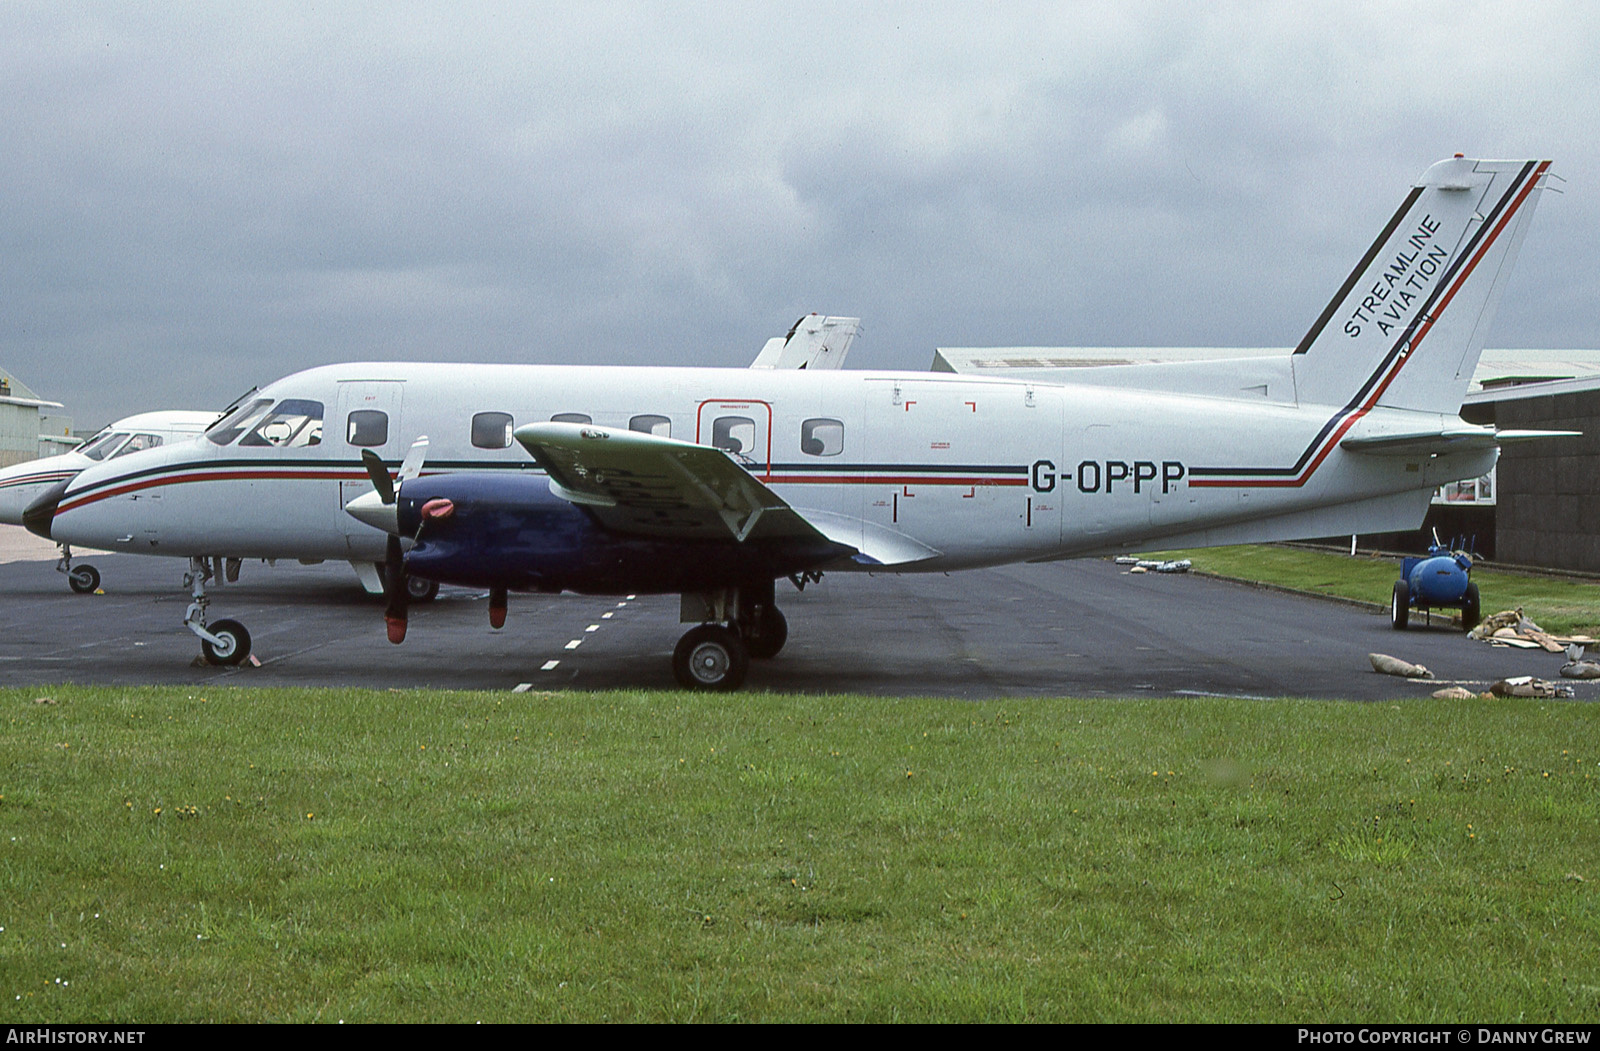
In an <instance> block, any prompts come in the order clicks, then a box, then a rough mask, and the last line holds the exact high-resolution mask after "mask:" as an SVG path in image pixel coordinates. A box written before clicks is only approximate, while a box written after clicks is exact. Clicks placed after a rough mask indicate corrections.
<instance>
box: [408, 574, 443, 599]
mask: <svg viewBox="0 0 1600 1051" xmlns="http://www.w3.org/2000/svg"><path fill="white" fill-rule="evenodd" d="M406 594H407V595H409V596H410V597H411V601H412V602H432V601H433V600H434V599H436V598H438V597H439V582H438V581H437V580H425V579H423V578H422V577H407V578H406Z"/></svg>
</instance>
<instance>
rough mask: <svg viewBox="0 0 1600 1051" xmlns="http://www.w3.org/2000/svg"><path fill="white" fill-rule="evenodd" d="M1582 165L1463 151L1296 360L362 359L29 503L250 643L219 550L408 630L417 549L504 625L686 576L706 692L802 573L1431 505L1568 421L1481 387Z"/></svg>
mask: <svg viewBox="0 0 1600 1051" xmlns="http://www.w3.org/2000/svg"><path fill="white" fill-rule="evenodd" d="M1548 168H1549V162H1539V161H1475V160H1469V159H1466V158H1463V157H1456V158H1454V159H1451V160H1445V161H1441V162H1439V163H1438V164H1435V165H1433V166H1432V167H1430V168H1429V169H1428V170H1427V171H1426V172H1425V173H1424V174H1423V176H1422V178H1421V180H1420V181H1419V182H1418V183H1417V185H1416V186H1415V187H1414V188H1413V189H1412V190H1411V191H1410V193H1409V194H1408V195H1407V196H1406V198H1405V200H1404V202H1403V203H1402V204H1401V206H1400V208H1399V210H1398V211H1396V212H1395V214H1394V216H1393V218H1391V219H1390V220H1389V222H1388V223H1387V224H1386V225H1385V226H1384V227H1383V229H1382V232H1381V233H1379V235H1378V237H1377V239H1376V240H1375V241H1374V242H1373V244H1372V246H1371V248H1370V249H1369V250H1368V251H1367V253H1366V254H1365V255H1364V256H1363V257H1362V259H1361V260H1360V262H1358V263H1357V264H1356V266H1355V268H1354V269H1353V270H1352V271H1351V272H1350V275H1349V277H1348V278H1347V279H1346V280H1345V282H1344V284H1343V285H1342V287H1341V288H1340V289H1339V290H1338V292H1337V293H1336V294H1335V295H1334V297H1333V299H1332V300H1331V301H1330V302H1329V304H1328V306H1327V308H1326V309H1325V310H1324V311H1323V312H1322V314H1321V316H1320V317H1318V318H1317V320H1316V321H1315V323H1314V324H1313V325H1312V326H1311V329H1310V331H1309V332H1308V333H1307V334H1306V336H1305V338H1304V339H1303V340H1301V342H1300V343H1299V345H1298V346H1297V347H1296V349H1295V351H1294V353H1292V354H1290V355H1287V356H1284V357H1279V358H1250V359H1242V360H1233V361H1216V360H1212V361H1191V362H1180V363H1174V364H1170V365H1161V366H1151V365H1135V366H1126V367H1123V366H1104V367H1101V368H1097V369H1094V370H1091V371H1092V372H1093V373H1094V382H1093V383H1092V384H1085V383H1080V382H1076V381H1075V377H1074V376H1072V375H1067V376H1064V377H1063V379H1062V380H1061V382H1059V383H1051V382H1045V381H1043V380H1007V379H993V378H985V377H973V376H967V375H958V374H948V373H892V372H855V371H851V372H844V371H838V370H824V371H813V370H811V369H806V370H803V371H802V370H796V369H787V370H763V369H746V370H733V369H704V368H595V367H572V366H537V365H449V364H437V365H426V364H405V363H355V364H344V365H332V366H325V367H322V368H316V369H310V370H307V371H305V372H300V373H297V374H295V375H293V376H289V377H287V378H285V379H282V380H279V381H278V382H276V383H274V384H272V385H270V386H269V387H267V388H265V389H263V390H262V391H260V392H259V394H258V395H257V396H256V397H255V398H254V399H253V400H251V401H249V402H248V403H247V404H244V405H241V406H240V407H239V408H238V409H236V410H235V411H234V412H232V413H230V414H229V415H228V416H226V417H224V418H223V419H221V420H219V421H218V422H217V423H216V424H214V425H213V426H212V427H211V428H210V429H209V430H208V431H207V433H206V435H205V436H204V438H202V439H199V440H197V441H196V442H193V443H190V444H187V445H184V446H181V447H173V448H165V449H159V450H154V451H151V452H147V453H142V454H139V456H138V457H137V458H134V457H130V458H128V459H126V460H124V461H121V462H119V463H114V464H106V465H102V466H99V467H96V468H93V469H91V470H86V471H84V472H83V473H82V474H80V475H78V476H77V478H75V479H73V480H72V481H71V482H69V483H66V484H64V485H62V486H61V487H60V488H59V490H58V491H57V492H55V493H54V494H50V495H48V496H47V497H46V498H41V499H40V500H39V501H37V502H36V503H35V504H34V505H33V506H32V507H30V508H29V510H28V513H27V518H28V521H29V528H31V529H33V530H34V531H35V532H39V533H41V534H44V535H50V536H52V537H54V538H56V539H58V540H63V541H68V542H71V543H78V544H93V545H94V546H97V547H109V548H111V549H113V550H118V551H140V552H145V553H154V554H175V555H185V556H187V557H189V558H190V559H191V572H190V578H191V580H190V582H191V586H192V587H193V588H194V589H195V590H194V595H195V601H194V603H193V604H191V606H190V609H189V614H188V615H187V617H186V623H187V624H188V626H189V627H190V629H191V630H193V631H194V632H195V633H196V634H197V635H199V636H200V638H201V640H202V650H203V651H204V652H205V654H206V655H207V657H208V659H211V660H214V661H217V662H224V661H226V662H236V661H238V660H240V659H242V657H243V655H244V653H246V652H248V647H249V636H248V634H247V633H246V632H245V631H244V629H243V627H242V626H241V625H239V624H237V623H236V622H233V621H220V622H217V623H216V624H213V625H210V626H209V627H208V626H207V624H206V621H205V607H206V601H207V600H206V596H205V594H204V587H203V582H204V579H205V573H204V568H205V566H204V561H205V560H206V559H208V558H217V557H251V558H254V557H266V558H272V557H297V558H305V557H307V556H308V554H310V553H311V551H312V549H313V547H314V548H315V551H316V552H317V554H316V556H315V557H325V558H344V559H352V560H370V561H376V560H378V559H380V558H381V559H382V560H383V561H384V562H385V564H386V565H387V567H388V569H389V572H388V573H386V574H385V576H386V579H387V580H388V582H389V583H390V596H389V604H388V605H389V609H388V613H387V618H388V622H389V634H390V638H391V640H393V641H396V642H398V641H400V640H401V639H402V638H403V637H404V635H405V626H406V589H405V586H404V584H405V580H406V576H407V575H408V574H414V575H417V576H421V577H424V578H426V579H428V580H432V581H443V582H446V583H458V584H464V585H468V586H473V587H484V588H487V589H488V590H489V593H490V602H489V609H490V620H491V623H492V624H493V625H494V626H496V627H498V626H500V625H501V624H503V623H504V617H505V607H506V599H507V593H508V592H509V591H542V592H555V591H574V592H580V593H593V594H616V593H652V592H653V593H677V594H681V595H682V596H683V602H682V618H683V620H684V621H685V622H688V623H692V624H696V625H697V626H696V627H694V628H693V629H691V630H690V631H689V632H687V633H686V634H685V635H684V636H683V637H682V639H681V640H680V642H679V643H678V646H677V648H676V651H675V653H674V658H673V668H674V672H675V674H676V676H677V678H678V679H679V681H680V682H682V683H683V684H684V685H686V686H690V687H697V688H705V689H734V688H737V687H738V686H739V685H740V683H741V682H742V681H743V678H744V676H745V672H746V670H747V666H748V660H749V658H750V657H752V656H753V657H770V656H773V655H775V654H776V653H777V652H778V650H779V649H780V648H781V647H782V645H783V642H784V640H785V638H786V636H787V626H786V624H785V622H784V618H783V615H782V614H781V613H780V612H779V611H778V609H777V608H776V605H775V602H774V582H775V581H776V580H778V579H780V578H782V577H789V578H790V579H791V580H793V581H794V582H795V583H796V584H797V585H801V584H803V583H805V582H806V581H808V580H811V579H815V578H816V576H817V575H818V574H820V573H821V572H823V571H825V570H826V571H831V570H860V571H874V572H943V571H947V570H952V569H964V568H971V567H979V566H992V565H999V564H1003V563H1008V562H1019V561H1030V562H1044V561H1052V560H1056V559H1065V558H1076V557H1082V556H1088V555H1097V554H1102V553H1107V552H1115V551H1125V550H1128V549H1137V548H1147V547H1150V546H1154V545H1158V544H1159V545H1160V546H1205V545H1215V544H1237V543H1246V542H1256V541H1269V540H1284V539H1293V538H1297V537H1306V536H1330V535H1339V534H1347V533H1373V532H1389V531H1395V530H1400V529H1409V528H1415V527H1416V525H1417V524H1418V523H1419V522H1421V520H1422V518H1423V515H1424V514H1425V512H1426V510H1427V506H1428V501H1429V498H1430V495H1431V493H1432V492H1433V490H1434V489H1435V488H1436V487H1437V486H1439V485H1440V484H1443V483H1447V482H1451V481H1455V480H1458V479H1462V478H1473V477H1477V476H1479V475H1482V474H1484V473H1486V472H1487V471H1488V469H1489V468H1490V467H1491V466H1492V465H1493V464H1494V462H1495V459H1496V458H1497V456H1498V454H1499V444H1500V443H1501V442H1502V441H1507V440H1512V439H1515V438H1525V437H1536V436H1538V435H1537V434H1536V433H1535V432H1516V433H1510V432H1500V433H1497V432H1496V431H1495V430H1494V428H1492V427H1475V426H1471V425H1469V424H1467V423H1465V422H1464V421H1462V420H1461V419H1460V418H1459V415H1458V412H1459V409H1460V406H1461V403H1462V397H1463V395H1464V393H1465V391H1466V388H1467V383H1468V381H1469V379H1470V377H1471V374H1472V371H1473V368H1474V365H1475V364H1476V362H1477V358H1478V355H1479V353H1480V352H1481V350H1482V348H1483V343H1484V338H1485V335H1486V333H1487V328H1488V325H1489V321H1490V319H1491V316H1492V314H1493V311H1494V308H1495V306H1496V304H1497V303H1498V301H1499V298H1500V295H1501V293H1502V291H1503V289H1504V286H1505V283H1506V280H1507V279H1508V276H1509V274H1510V270H1511V263H1512V260H1513V258H1514V256H1515V252H1516V250H1517V248H1518V246H1519V245H1520V243H1521V240H1522V237H1523V235H1524V233H1525V232H1526V229H1527V224H1528V220H1529V218H1530V216H1531V215H1532V213H1533V210H1534V204H1535V202H1536V200H1537V197H1538V194H1539V191H1540V189H1541V187H1542V185H1543V182H1544V179H1545V176H1546V173H1547V171H1548ZM1067 371H1068V372H1072V371H1075V370H1067ZM324 421H331V423H332V426H329V427H327V428H326V430H325V429H324ZM419 434H426V435H428V436H429V437H428V438H420V439H418V440H416V441H415V442H410V441H409V440H408V438H409V436H411V435H419ZM408 445H409V451H408V452H406V454H405V456H404V458H403V460H402V458H401V455H400V454H401V452H402V450H404V449H406V447H407V446H408ZM358 457H359V458H358ZM397 461H399V465H400V470H399V477H398V485H396V483H395V482H394V481H392V480H391V478H390V475H389V470H390V469H391V468H392V467H393V466H394V465H395V464H396V463H397ZM346 511H348V514H347V513H345V512H346ZM313 538H317V539H316V540H315V545H313V543H312V541H313ZM408 545H409V547H408Z"/></svg>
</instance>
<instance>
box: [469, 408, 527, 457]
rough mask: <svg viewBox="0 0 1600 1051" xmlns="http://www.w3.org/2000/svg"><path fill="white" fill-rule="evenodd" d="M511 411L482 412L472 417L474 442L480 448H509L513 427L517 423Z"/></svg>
mask: <svg viewBox="0 0 1600 1051" xmlns="http://www.w3.org/2000/svg"><path fill="white" fill-rule="evenodd" d="M515 422H516V421H515V420H513V419H512V418H511V414H510V413H509V412H480V413H478V414H477V415H475V416H473V417H472V444H473V446H474V447H476V448H479V449H509V448H510V447H511V428H512V426H513V425H514V424H515Z"/></svg>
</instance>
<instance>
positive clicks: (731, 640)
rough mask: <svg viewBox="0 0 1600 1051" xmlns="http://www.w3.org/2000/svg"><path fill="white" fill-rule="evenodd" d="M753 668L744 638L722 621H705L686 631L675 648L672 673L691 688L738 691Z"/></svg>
mask: <svg viewBox="0 0 1600 1051" xmlns="http://www.w3.org/2000/svg"><path fill="white" fill-rule="evenodd" d="M749 670H750V653H749V651H748V650H746V649H745V645H744V640H743V639H741V638H739V633H738V632H737V631H735V630H734V629H732V628H728V627H724V626H723V625H721V624H702V625H700V626H699V627H698V628H693V629H691V630H690V631H688V632H685V633H684V636H683V638H681V639H679V640H678V647H677V649H675V650H673V651H672V674H673V675H674V677H676V678H677V680H678V684H679V685H680V686H682V687H683V688H684V689H688V690H717V691H728V690H737V689H738V688H739V687H740V686H742V685H744V677H745V673H746V672H748V671H749Z"/></svg>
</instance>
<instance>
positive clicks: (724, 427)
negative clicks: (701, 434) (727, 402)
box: [711, 416, 756, 456]
mask: <svg viewBox="0 0 1600 1051" xmlns="http://www.w3.org/2000/svg"><path fill="white" fill-rule="evenodd" d="M711 444H712V445H714V446H716V447H717V448H718V449H722V450H725V451H727V452H730V453H732V454H733V455H735V456H749V455H750V453H751V452H752V451H753V450H754V448H755V444H756V421H755V420H752V419H751V418H750V417H748V416H718V417H717V421H716V422H715V423H713V424H712V425H711Z"/></svg>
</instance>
